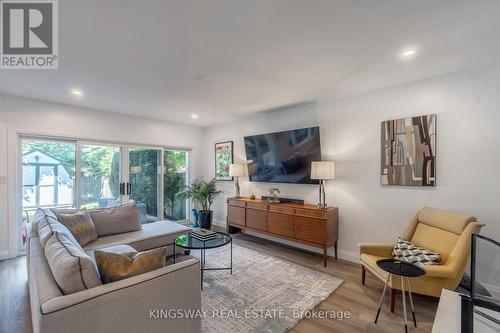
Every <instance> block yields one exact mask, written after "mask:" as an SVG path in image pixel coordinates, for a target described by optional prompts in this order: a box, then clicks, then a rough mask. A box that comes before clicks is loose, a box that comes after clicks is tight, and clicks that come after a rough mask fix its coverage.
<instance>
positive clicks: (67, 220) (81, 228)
mask: <svg viewBox="0 0 500 333" xmlns="http://www.w3.org/2000/svg"><path fill="white" fill-rule="evenodd" d="M57 219H58V220H59V222H61V223H62V224H64V226H66V228H68V229H69V231H71V233H72V234H73V236H75V239H76V240H77V241H78V244H80V245H81V246H85V245H87V244H88V243H90V242H92V241H95V240H96V239H97V231H96V228H95V225H94V222H92V219H91V218H90V215H89V213H88V211H87V209H86V208H84V209H82V210H81V211H79V212H76V213H74V214H58V215H57Z"/></svg>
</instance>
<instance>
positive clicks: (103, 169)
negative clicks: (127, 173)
mask: <svg viewBox="0 0 500 333" xmlns="http://www.w3.org/2000/svg"><path fill="white" fill-rule="evenodd" d="M121 156H122V155H121V148H120V147H118V146H110V145H101V144H99V145H97V144H80V207H82V208H83V207H85V208H89V209H90V208H106V207H114V206H117V205H119V204H120V202H121V201H122V198H121V195H120V194H121V193H120V184H121V183H122V181H121V180H122V174H121V169H120V164H121Z"/></svg>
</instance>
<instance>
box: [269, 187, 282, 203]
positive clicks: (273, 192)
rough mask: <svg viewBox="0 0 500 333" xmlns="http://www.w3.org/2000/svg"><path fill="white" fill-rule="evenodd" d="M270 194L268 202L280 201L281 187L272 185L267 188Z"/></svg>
mask: <svg viewBox="0 0 500 333" xmlns="http://www.w3.org/2000/svg"><path fill="white" fill-rule="evenodd" d="M267 193H269V196H268V197H267V202H271V203H280V189H279V188H276V187H271V188H268V189H267Z"/></svg>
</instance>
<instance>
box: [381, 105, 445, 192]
mask: <svg viewBox="0 0 500 333" xmlns="http://www.w3.org/2000/svg"><path fill="white" fill-rule="evenodd" d="M381 150H382V156H381V157H382V158H381V182H382V185H402V186H436V115H435V114H431V115H426V116H419V117H411V118H404V119H396V120H387V121H383V122H382V149H381Z"/></svg>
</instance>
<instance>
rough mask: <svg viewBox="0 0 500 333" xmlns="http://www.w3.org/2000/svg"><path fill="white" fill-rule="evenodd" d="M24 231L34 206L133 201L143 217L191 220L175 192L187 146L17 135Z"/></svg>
mask: <svg viewBox="0 0 500 333" xmlns="http://www.w3.org/2000/svg"><path fill="white" fill-rule="evenodd" d="M21 146H22V149H21V160H22V163H21V164H22V165H21V168H22V170H21V175H22V189H21V192H22V202H21V207H22V217H23V218H22V220H21V221H20V230H21V235H22V242H21V246H20V247H19V249H20V251H23V250H24V246H25V243H26V228H25V224H26V223H30V222H32V217H33V215H34V214H35V212H36V210H37V208H38V207H43V208H54V207H57V208H88V209H93V208H106V207H114V206H117V205H119V204H120V203H125V202H129V201H135V202H137V205H138V208H139V213H140V218H141V222H142V223H151V222H154V221H158V220H172V221H178V222H179V221H180V222H184V221H187V220H189V216H190V214H189V202H188V201H186V200H181V199H179V198H178V196H177V194H178V193H179V192H180V191H182V190H183V188H184V187H185V185H186V184H188V182H189V151H183V150H173V149H167V148H161V147H140V146H130V145H120V144H108V143H99V142H84V141H78V140H74V141H72V140H57V139H45V138H36V137H21Z"/></svg>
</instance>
